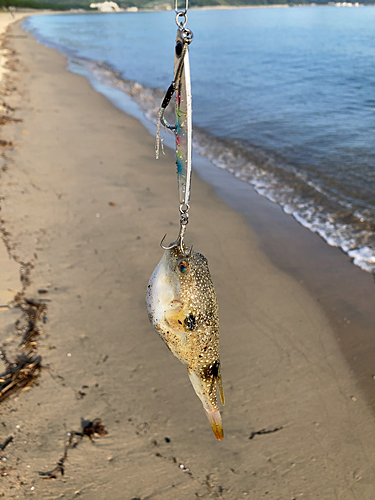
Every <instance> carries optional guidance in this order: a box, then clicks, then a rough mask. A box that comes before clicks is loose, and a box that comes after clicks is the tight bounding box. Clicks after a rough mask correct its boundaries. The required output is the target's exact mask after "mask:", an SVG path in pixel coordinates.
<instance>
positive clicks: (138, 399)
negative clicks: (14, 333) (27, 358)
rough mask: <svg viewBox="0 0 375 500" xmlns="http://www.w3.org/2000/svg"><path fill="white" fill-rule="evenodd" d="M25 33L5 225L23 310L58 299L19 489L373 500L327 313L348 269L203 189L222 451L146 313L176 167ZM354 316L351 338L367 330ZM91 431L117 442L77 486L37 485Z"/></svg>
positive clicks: (93, 452) (367, 418)
mask: <svg viewBox="0 0 375 500" xmlns="http://www.w3.org/2000/svg"><path fill="white" fill-rule="evenodd" d="M19 24H20V23H18V25H17V26H12V28H11V30H12V34H13V36H12V37H8V40H9V41H10V43H11V44H12V46H13V47H14V48H15V50H16V51H17V52H18V55H17V59H19V61H18V62H16V63H15V64H16V73H15V75H14V76H16V79H15V80H14V82H15V85H16V86H17V90H16V91H14V92H15V93H16V94H17V95H18V96H19V97H18V98H17V99H18V109H17V111H16V115H17V117H18V118H20V119H22V120H23V122H20V123H14V124H11V125H10V126H9V128H8V129H7V134H8V138H9V139H10V140H14V142H16V143H17V147H15V148H14V151H13V152H12V160H13V162H12V163H9V164H8V167H9V168H8V171H6V172H4V174H3V173H2V178H1V182H2V184H3V189H4V197H5V201H4V202H2V218H3V219H4V221H5V226H6V229H7V231H9V233H10V238H11V241H12V243H13V244H15V245H16V248H17V252H18V254H19V255H20V257H21V258H22V259H24V260H27V259H30V258H33V259H35V262H34V269H33V271H32V275H31V279H32V281H33V282H34V284H33V285H31V286H30V287H29V289H28V294H29V295H31V296H35V295H36V296H37V290H38V289H42V288H44V289H46V290H47V291H48V293H47V297H48V299H49V301H50V302H49V303H48V316H49V318H50V321H49V322H48V324H47V327H46V331H47V333H48V336H49V337H46V336H45V335H46V334H45V333H44V334H43V341H44V343H45V344H46V346H48V345H50V346H53V347H54V348H53V349H48V348H47V349H45V350H44V351H43V362H44V363H45V364H46V365H49V367H50V370H49V372H50V373H51V376H49V375H48V373H43V374H42V376H41V378H40V383H39V386H38V387H34V388H32V389H31V390H30V391H28V392H25V393H22V394H21V395H20V396H19V398H17V399H13V400H10V401H9V402H7V403H6V405H5V412H4V416H3V420H4V422H5V424H6V426H7V429H12V432H13V429H14V430H16V424H17V425H18V426H19V428H20V429H21V430H20V431H18V433H17V434H16V439H15V440H14V444H12V445H11V446H9V448H7V450H6V453H5V454H6V455H7V458H8V462H9V463H10V464H11V465H14V464H15V463H16V457H19V458H20V461H19V462H17V464H18V465H17V474H18V476H19V477H20V479H17V478H16V475H15V474H14V475H13V476H12V473H11V472H10V473H9V478H7V483H6V484H5V487H8V486H9V485H12V486H16V487H17V490H18V493H19V495H25V496H26V495H30V494H31V492H30V490H31V488H34V489H33V490H32V491H33V492H34V493H35V495H37V497H38V498H40V499H43V498H46V499H48V500H50V499H51V498H56V497H58V496H59V495H61V494H65V495H67V496H69V495H70V497H73V496H74V494H77V493H76V492H77V491H78V492H79V495H80V497H81V498H83V499H87V500H92V499H93V498H95V500H101V499H102V498H103V499H104V498H108V495H110V496H111V499H112V500H120V499H121V500H124V494H125V495H127V496H128V497H129V498H133V497H137V496H138V497H139V498H142V499H143V498H146V497H150V496H152V498H155V499H160V500H161V499H163V500H166V499H167V500H169V499H171V500H172V499H175V498H178V499H179V500H184V499H185V498H186V500H188V499H189V500H191V498H194V496H197V494H198V496H200V497H202V498H224V499H225V498H227V499H228V500H229V499H233V498H236V499H237V498H238V499H239V498H245V497H246V496H247V495H250V496H251V497H252V498H256V499H258V498H262V497H263V496H264V495H266V494H267V498H269V499H271V500H276V499H279V498H289V497H291V495H293V496H295V497H299V496H302V495H303V496H304V498H311V499H313V498H316V497H317V496H319V498H322V499H326V500H331V499H332V498H335V497H340V498H342V499H346V498H347V499H354V498H361V499H362V498H363V499H369V500H370V499H371V498H372V497H373V495H374V492H375V486H374V484H375V481H374V479H375V477H374V472H373V470H372V467H371V463H372V461H373V459H374V458H375V447H374V446H373V445H372V444H371V442H372V440H371V436H372V433H373V430H372V429H373V421H374V417H373V414H372V412H371V410H370V408H369V406H368V405H367V403H366V399H365V398H364V395H363V393H362V391H361V389H360V388H359V386H358V381H359V382H360V384H361V385H362V383H363V381H362V380H361V379H360V377H359V378H355V377H354V376H353V373H351V371H350V368H348V366H347V364H346V362H345V361H344V359H342V357H341V354H340V345H339V343H337V341H336V340H335V337H336V335H337V331H334V330H333V329H332V326H331V325H330V324H329V322H328V320H327V318H326V316H325V314H323V313H322V307H324V304H322V302H325V303H326V306H328V307H330V303H329V297H327V296H326V295H324V294H327V290H326V288H325V286H326V282H325V281H324V280H323V278H324V275H325V273H326V271H327V269H326V267H325V266H328V267H329V266H331V265H332V262H334V263H336V262H338V261H340V265H339V266H337V265H336V264H334V269H336V270H337V275H335V279H336V280H337V281H336V282H335V281H334V280H333V281H332V286H335V287H337V286H341V287H342V285H343V284H345V286H346V285H348V286H349V285H350V283H349V281H351V279H352V277H351V276H352V274H351V273H350V272H349V275H348V276H347V275H345V276H341V273H342V272H344V273H346V269H347V266H348V265H349V266H352V268H354V266H353V265H351V264H350V263H349V261H348V259H347V258H346V257H344V256H343V255H341V257H342V258H340V256H339V251H338V250H337V249H333V248H331V247H328V246H327V245H326V244H325V243H324V242H323V241H322V240H320V238H319V237H318V236H316V235H313V233H310V232H309V231H308V230H307V229H304V228H302V227H301V228H300V229H301V230H302V232H304V233H303V234H304V236H302V232H301V231H300V230H299V229H296V227H295V226H298V224H296V223H295V221H294V220H292V219H291V217H290V216H286V214H283V212H282V211H281V209H279V210H277V209H278V207H276V206H273V207H272V208H270V207H271V203H270V202H268V201H267V200H266V199H265V198H262V197H261V196H259V195H257V194H256V193H254V196H252V197H251V207H249V205H248V204H247V207H248V212H245V215H244V216H242V215H240V214H239V213H238V212H236V211H234V210H233V209H231V208H229V207H228V205H227V204H226V203H225V202H224V201H222V200H221V199H220V198H219V197H218V196H217V195H216V194H215V190H216V191H217V192H218V193H219V194H220V195H222V196H223V197H224V198H225V197H227V201H229V203H230V204H232V205H235V202H237V203H238V202H239V201H240V200H233V199H232V200H230V199H229V195H228V193H225V187H226V185H227V184H229V183H230V182H236V181H237V182H239V181H238V180H236V179H235V178H234V177H233V176H230V174H228V173H225V172H223V174H227V176H228V177H225V178H223V179H224V180H222V179H221V180H220V179H219V180H217V181H215V182H216V184H215V186H214V188H212V187H211V186H209V185H208V184H206V183H205V182H202V181H201V180H200V179H199V178H198V176H196V175H195V176H194V179H193V187H192V189H193V193H194V205H193V207H192V222H191V224H190V225H189V228H188V240H189V241H188V243H189V244H190V242H192V243H194V247H195V248H196V250H197V251H202V253H203V254H205V255H206V257H208V258H209V262H210V268H211V272H212V275H213V279H214V283H215V285H216V289H217V293H218V296H219V304H220V311H221V312H220V317H221V356H222V363H223V377H224V390H225V391H226V396H227V399H228V403H227V406H226V407H225V408H224V410H223V420H224V428H225V433H226V437H225V439H224V441H223V443H221V444H220V446H219V447H218V446H217V443H216V442H215V440H214V438H213V436H212V435H211V432H210V429H209V428H208V427H207V423H206V417H205V415H204V414H203V412H202V409H201V405H200V403H199V401H198V399H197V398H196V396H195V395H194V394H193V391H192V390H191V388H190V386H189V381H188V379H187V375H186V371H185V370H184V368H183V367H182V365H180V364H179V363H178V362H177V361H176V360H175V359H174V358H173V357H172V356H171V355H170V353H169V352H168V351H167V349H166V348H165V346H164V345H163V343H162V342H161V341H160V339H158V338H157V335H156V334H155V333H154V332H153V330H152V327H151V325H149V323H148V320H147V313H146V308H145V303H144V302H145V301H144V296H145V293H146V285H147V281H148V278H149V276H150V275H151V272H152V270H153V268H154V267H155V265H156V264H157V262H158V260H159V258H160V256H161V250H160V248H159V247H158V243H159V241H160V236H161V235H162V234H164V233H165V232H167V233H168V236H169V235H171V237H174V235H175V233H176V231H177V224H176V206H175V205H176V204H175V198H176V186H175V184H176V183H175V175H174V168H173V165H174V159H173V154H172V153H171V151H170V150H169V149H168V150H166V157H164V158H163V159H162V160H159V163H158V165H157V167H158V168H157V169H156V168H155V161H154V159H153V150H154V140H153V137H151V136H150V135H149V134H148V133H147V131H146V130H145V129H144V127H143V126H142V125H141V124H140V123H139V122H138V121H137V120H135V119H133V118H132V117H130V116H128V115H125V114H124V113H123V112H122V111H120V110H118V109H117V108H115V107H114V106H113V105H112V104H111V103H110V102H109V101H108V100H107V99H106V98H105V97H103V96H102V95H100V94H98V93H96V92H95V91H94V90H93V89H92V88H91V86H90V84H89V82H88V81H87V80H86V79H84V78H83V77H80V76H78V75H76V74H73V73H70V72H68V71H67V70H66V58H65V57H63V56H62V55H61V54H59V53H58V52H56V51H55V50H53V49H49V48H46V47H44V46H42V45H40V44H38V43H37V42H36V41H35V39H33V38H32V37H31V36H30V35H28V34H27V36H26V37H25V36H24V35H25V32H22V31H21V28H20V26H19ZM19 35H22V37H20V36H19ZM16 82H17V83H16ZM21 96H22V97H21ZM102 123H105V124H106V127H105V128H103V127H102V126H101V124H102ZM24 131H26V132H27V133H24ZM212 168H214V167H212ZM202 172H203V171H199V172H198V173H199V175H202V177H204V175H203V174H202ZM207 175H209V172H207ZM232 177H233V179H232V180H230V179H229V178H232ZM242 184H243V183H242ZM244 186H245V185H244ZM238 189H241V187H240V184H239V185H238ZM247 201H248V200H247ZM110 203H112V204H113V205H110ZM235 208H237V210H238V207H235ZM26 215H28V217H27V218H26V217H25V216H26ZM198 217H199V224H198V222H197V221H198ZM288 217H290V218H289V219H288ZM246 218H248V220H247V221H246ZM213 220H215V221H218V222H217V223H216V224H213V223H212V221H213ZM249 221H250V225H249V224H248V222H249ZM288 221H289V222H288ZM276 229H278V232H276V233H275V231H276ZM285 233H287V234H288V236H290V237H292V236H293V237H294V238H295V240H296V241H299V242H300V245H302V247H301V246H300V247H299V250H296V254H290V253H288V252H287V249H285V251H284V250H281V251H280V249H281V248H282V247H281V245H282V244H283V245H285V246H287V245H288V243H290V242H288V241H285ZM307 233H308V234H310V235H311V236H310V237H309V236H306V234H307ZM301 240H302V243H301ZM313 240H314V241H313ZM270 241H273V244H272V245H270ZM312 241H313V243H311V242H312ZM319 241H320V243H319ZM323 244H324V245H325V246H327V247H328V248H330V250H329V254H330V255H329V258H327V255H328V254H326V252H325V250H323V249H322V248H321V246H322V245H323ZM311 245H312V247H311ZM301 248H302V249H303V248H309V249H310V253H311V255H307V256H306V255H304V253H303V250H302V251H301ZM331 250H332V251H333V253H332V252H331ZM298 252H300V253H298ZM34 254H35V255H36V257H35V256H34ZM279 254H280V255H279ZM317 257H318V258H317ZM306 258H308V259H309V263H311V265H312V263H314V262H315V265H314V266H313V267H312V268H310V267H308V269H310V271H308V269H306V273H307V275H309V276H310V278H311V280H312V281H313V278H314V279H316V280H317V281H318V282H319V283H320V286H321V287H322V290H321V292H320V297H318V296H317V295H316V294H315V295H314V294H312V293H311V292H308V291H307V290H306V288H305V286H306V283H305V282H304V283H303V284H301V283H300V281H301V279H303V277H302V276H301V275H300V273H301V272H302V271H301V270H303V266H304V265H305V267H306V262H304V261H305V259H306ZM344 259H345V263H344ZM275 262H276V264H277V265H275ZM321 264H324V265H323V266H322V269H321V270H320V272H319V273H316V272H315V271H316V267H317V266H318V267H319V266H320V265H321ZM358 273H362V274H365V273H364V272H363V271H361V270H359V269H358ZM369 278H370V276H369ZM305 279H307V278H305ZM329 280H330V276H327V277H326V281H329ZM347 280H348V283H346V281H347ZM356 280H357V283H359V284H360V283H361V279H360V278H359V274H358V276H357V277H356ZM319 283H318V284H319ZM368 286H369V285H368ZM366 290H367V289H365V290H364V292H365V291H366ZM318 299H320V303H319V302H318ZM348 299H349V297H348ZM366 304H367V305H370V301H369V300H368V302H367V303H366ZM349 305H352V303H351V302H350V304H349ZM349 305H347V307H348V306H349ZM358 314H359V312H358ZM361 314H362V313H361ZM354 316H355V317H354V318H352V322H351V325H352V327H351V328H353V327H355V325H358V324H359V323H358V321H359V320H360V319H361V318H358V317H357V316H356V315H354ZM345 330H346V328H345ZM342 331H344V328H342ZM48 339H49V340H48ZM357 347H358V346H357ZM367 349H368V353H369V354H371V350H370V349H369V347H368V346H367ZM80 393H84V396H81V395H80ZM366 396H367V398H368V397H369V394H367V393H366ZM29 415H32V416H33V417H32V419H29V418H27V417H28V416H29ZM96 417H100V418H102V419H103V422H104V424H105V425H106V428H107V429H108V432H109V434H108V436H107V437H104V438H101V440H97V441H96V446H95V447H92V443H90V442H89V441H87V442H85V443H82V445H80V447H79V448H78V449H76V450H72V453H71V455H70V457H69V464H68V466H67V472H66V474H65V477H64V479H63V478H62V477H61V476H59V477H58V478H57V480H55V481H51V480H45V481H42V480H40V478H38V476H37V475H36V473H35V471H38V470H42V471H46V470H48V469H51V468H52V466H53V464H54V463H55V462H56V461H57V459H58V458H59V457H60V455H61V453H62V438H63V434H64V432H65V431H66V430H69V429H74V428H77V427H78V426H79V422H80V419H81V418H91V419H93V418H96ZM277 427H282V429H280V430H279V431H277V432H275V433H274V434H271V435H270V436H256V437H255V438H254V439H251V440H250V435H251V434H252V433H254V432H256V431H259V430H261V429H264V428H266V429H269V430H271V429H272V428H277ZM21 435H22V436H24V437H23V438H22V439H26V441H27V443H28V449H25V446H24V443H23V442H22V441H21ZM166 437H168V439H169V441H167V440H166V439H165V438H166ZM30 448H31V449H32V450H33V451H32V454H30V451H29V450H30ZM30 464H31V466H30V468H27V465H30ZM181 465H182V466H183V467H181ZM184 468H185V469H187V470H189V472H190V473H191V474H186V473H185V474H184V472H183V470H184ZM8 479H9V481H8ZM21 479H22V483H23V484H20V481H21ZM64 481H65V482H64ZM7 485H8V486H7ZM9 491H11V490H9ZM9 491H7V493H9ZM34 493H32V494H34ZM9 498H10V497H9ZM19 498H23V497H22V496H19Z"/></svg>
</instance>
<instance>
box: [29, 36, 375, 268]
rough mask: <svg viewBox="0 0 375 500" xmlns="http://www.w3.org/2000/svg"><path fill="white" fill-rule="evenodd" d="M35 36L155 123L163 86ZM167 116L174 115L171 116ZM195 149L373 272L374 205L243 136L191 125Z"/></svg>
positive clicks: (374, 255)
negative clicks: (230, 136) (133, 77)
mask: <svg viewBox="0 0 375 500" xmlns="http://www.w3.org/2000/svg"><path fill="white" fill-rule="evenodd" d="M33 34H34V35H36V36H38V34H37V33H35V32H34V33H33ZM39 41H41V42H42V43H44V44H45V45H49V46H53V47H54V48H57V49H58V50H60V52H62V53H64V54H65V55H66V56H68V57H69V59H70V61H72V62H73V63H75V64H78V65H81V66H83V67H84V68H85V69H86V70H87V71H88V72H89V73H90V74H91V75H92V76H93V77H94V79H96V80H97V81H99V82H100V83H102V84H104V85H105V86H109V87H112V88H115V89H117V90H119V91H121V92H123V93H125V94H127V95H128V96H130V97H131V99H132V100H133V101H134V102H135V103H136V104H137V105H138V106H139V108H140V110H141V111H142V112H143V113H144V115H145V117H146V118H147V119H148V120H149V121H150V122H152V123H155V124H156V121H157V117H158V110H159V106H160V103H161V100H162V98H163V96H164V92H165V91H164V90H161V89H157V88H150V87H145V86H143V85H142V84H140V83H139V82H136V81H132V80H127V79H126V78H124V77H123V75H122V74H121V72H119V71H116V70H114V69H113V68H112V67H111V66H110V65H109V64H107V63H106V62H104V61H95V60H91V59H85V58H82V57H77V55H76V54H74V53H72V52H71V51H67V50H65V48H64V47H59V46H57V45H56V44H54V43H53V42H50V41H48V40H46V39H43V40H41V37H40V36H39ZM169 112H170V111H169ZM167 119H168V116H167ZM169 120H172V121H173V117H169ZM194 150H195V151H196V152H197V153H198V154H199V155H201V156H203V157H205V158H206V159H208V160H209V161H210V162H211V163H212V164H214V165H215V166H216V167H218V168H221V169H225V170H227V171H229V172H230V173H232V174H233V175H235V176H236V177H237V178H239V179H240V180H242V181H243V182H246V183H248V184H250V185H251V186H253V187H254V189H255V190H256V191H257V193H259V194H260V195H262V196H265V197H266V198H268V199H269V200H270V201H272V202H274V203H277V204H278V205H280V206H281V207H282V208H283V210H284V211H285V212H286V213H287V214H290V215H292V216H293V217H294V218H295V219H296V220H297V221H298V222H299V223H300V224H301V225H303V226H304V227H306V228H308V229H309V230H311V231H313V232H315V233H317V234H318V235H319V236H321V237H322V238H323V239H324V240H325V241H326V242H327V243H328V244H329V245H331V246H335V247H339V248H341V249H342V250H343V251H344V252H345V253H346V254H347V255H348V256H349V257H350V258H351V259H352V261H353V263H354V264H355V265H356V266H358V267H360V268H361V269H363V270H364V271H367V272H370V273H375V207H373V208H372V207H368V206H366V207H363V206H362V205H361V203H360V202H358V204H357V206H356V204H355V200H352V199H345V197H344V196H342V194H341V193H335V192H334V191H333V190H332V189H329V188H328V187H327V186H325V185H324V183H322V182H321V179H319V178H316V179H314V174H313V173H311V175H309V174H307V173H306V172H301V171H299V170H298V168H296V167H293V166H291V165H288V163H287V162H286V161H285V159H284V158H280V157H276V156H275V155H274V154H273V153H272V152H271V151H262V150H260V149H259V148H257V147H256V146H254V145H251V144H248V143H246V142H245V141H240V140H228V139H225V138H219V137H216V136H213V135H211V134H209V133H208V132H207V130H204V129H202V128H199V127H197V126H194Z"/></svg>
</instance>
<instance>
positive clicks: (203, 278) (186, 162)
mask: <svg viewBox="0 0 375 500" xmlns="http://www.w3.org/2000/svg"><path fill="white" fill-rule="evenodd" d="M175 11H176V23H177V26H178V30H177V37H176V43H175V57H174V79H173V81H172V83H171V85H170V86H169V88H168V90H167V92H166V94H165V97H164V99H163V102H162V104H161V107H160V110H159V119H158V125H157V133H156V145H155V150H156V157H157V158H158V156H159V152H160V126H161V125H162V126H164V127H165V128H167V129H169V130H171V131H172V132H173V133H174V135H175V149H176V167H177V182H178V192H179V201H180V231H179V235H178V238H177V239H176V241H174V242H172V243H171V244H170V245H169V246H163V241H164V239H165V236H164V238H163V240H162V242H161V246H162V248H163V249H164V250H165V252H164V255H163V257H162V259H161V260H160V262H159V264H158V265H157V266H156V268H155V270H154V272H153V274H152V276H151V278H150V281H149V283H148V288H147V296H146V302H147V311H148V315H149V319H150V321H151V323H152V324H153V326H154V328H155V330H156V331H157V333H158V334H159V335H160V337H161V338H162V339H163V340H164V342H165V343H166V345H167V347H168V348H169V349H170V350H171V351H172V353H173V354H174V355H175V356H176V357H177V358H178V359H179V360H180V361H181V362H182V363H184V364H185V365H186V366H187V370H188V374H189V378H190V381H191V383H192V385H193V388H194V390H195V392H196V394H197V396H198V397H199V399H200V400H201V402H202V404H203V408H204V409H205V412H206V415H207V418H208V420H209V422H210V424H211V427H212V430H213V432H214V434H215V437H216V439H218V440H221V439H223V437H224V431H223V424H222V420H221V415H220V411H219V408H218V405H217V395H216V392H217V388H218V389H219V393H220V398H221V401H222V403H223V404H224V402H225V399H224V391H223V384H222V379H221V369H220V366H221V365H220V355H219V315H218V304H217V298H216V292H215V288H214V285H213V283H212V279H211V275H210V271H209V268H208V263H207V259H206V258H205V257H204V256H203V255H202V254H200V253H197V252H193V248H192V247H191V248H189V247H187V246H186V245H185V244H184V236H185V232H186V226H187V224H188V222H189V208H190V186H191V170H192V166H191V154H192V105H191V100H192V99H191V84H190V64H189V44H190V43H191V41H192V39H193V34H192V32H191V31H190V30H189V29H187V28H186V22H187V15H186V14H187V0H186V6H185V10H183V11H178V10H177V0H175ZM173 95H174V96H175V116H176V124H175V125H171V124H170V123H169V122H168V121H167V119H166V118H165V116H164V113H165V110H166V108H167V106H168V105H169V103H170V102H171V100H172V97H173Z"/></svg>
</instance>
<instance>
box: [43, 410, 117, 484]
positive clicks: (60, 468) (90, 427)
mask: <svg viewBox="0 0 375 500" xmlns="http://www.w3.org/2000/svg"><path fill="white" fill-rule="evenodd" d="M81 425H82V431H70V432H68V433H67V437H68V439H67V440H66V442H65V445H64V454H63V456H62V457H61V458H60V460H59V461H58V462H57V463H56V467H55V468H54V469H52V470H50V471H48V472H38V474H39V476H41V477H42V478H43V479H56V478H57V475H58V474H61V475H62V476H63V475H64V474H65V461H66V459H67V458H68V452H69V450H71V449H73V448H76V447H77V446H78V445H79V443H80V442H81V441H82V439H83V438H84V437H85V436H86V437H88V438H89V439H90V441H93V438H94V436H95V435H98V436H106V435H107V434H108V431H107V430H106V428H105V427H104V425H103V424H102V421H101V419H100V418H95V419H94V420H93V421H86V420H82V423H81Z"/></svg>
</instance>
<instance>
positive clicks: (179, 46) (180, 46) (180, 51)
mask: <svg viewBox="0 0 375 500" xmlns="http://www.w3.org/2000/svg"><path fill="white" fill-rule="evenodd" d="M181 54H182V43H181V42H177V43H176V56H177V57H180V55H181Z"/></svg>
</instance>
